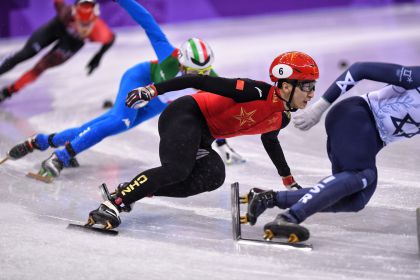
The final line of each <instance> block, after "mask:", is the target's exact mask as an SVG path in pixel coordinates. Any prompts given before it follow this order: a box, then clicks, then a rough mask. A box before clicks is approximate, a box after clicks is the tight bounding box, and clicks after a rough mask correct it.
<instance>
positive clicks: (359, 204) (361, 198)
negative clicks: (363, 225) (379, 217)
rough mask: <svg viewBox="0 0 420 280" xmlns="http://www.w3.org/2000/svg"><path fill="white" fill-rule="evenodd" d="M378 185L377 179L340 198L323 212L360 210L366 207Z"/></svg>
mask: <svg viewBox="0 0 420 280" xmlns="http://www.w3.org/2000/svg"><path fill="white" fill-rule="evenodd" d="M376 185H377V180H375V181H374V182H373V183H372V184H370V185H369V186H367V187H366V188H364V189H362V190H361V191H358V192H356V193H354V194H351V195H349V196H346V197H344V198H342V199H340V200H339V201H337V202H336V203H334V204H333V205H331V206H329V207H327V208H325V209H323V210H322V211H321V212H358V211H360V210H362V209H363V208H365V206H366V204H367V203H368V202H369V200H370V198H371V197H372V195H373V193H374V192H375V189H376Z"/></svg>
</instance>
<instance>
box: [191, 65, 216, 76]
mask: <svg viewBox="0 0 420 280" xmlns="http://www.w3.org/2000/svg"><path fill="white" fill-rule="evenodd" d="M184 68H185V73H186V74H198V75H208V74H209V73H210V71H211V69H212V67H211V66H209V67H206V68H204V69H196V68H191V67H187V66H184Z"/></svg>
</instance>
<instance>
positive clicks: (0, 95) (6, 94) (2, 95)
mask: <svg viewBox="0 0 420 280" xmlns="http://www.w3.org/2000/svg"><path fill="white" fill-rule="evenodd" d="M11 96H12V93H11V92H10V90H9V88H7V87H5V88H3V89H2V90H1V91H0V103H1V102H3V101H4V100H6V99H7V98H10V97H11Z"/></svg>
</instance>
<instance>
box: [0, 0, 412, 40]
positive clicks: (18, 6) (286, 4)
mask: <svg viewBox="0 0 420 280" xmlns="http://www.w3.org/2000/svg"><path fill="white" fill-rule="evenodd" d="M67 2H68V3H73V1H72V0H67ZM98 2H99V3H100V4H101V16H102V17H103V18H104V19H105V21H106V22H107V23H108V24H109V25H110V26H129V25H135V23H134V21H133V20H132V19H131V18H130V17H129V16H128V15H127V14H126V13H125V12H124V11H123V10H122V9H121V8H120V7H119V6H118V4H117V3H114V2H113V1H111V0H98ZM140 2H141V3H142V4H143V5H144V6H145V7H146V8H147V9H148V10H149V11H150V12H151V13H152V14H153V15H154V16H155V18H156V19H157V21H158V22H160V23H168V22H181V21H188V20H200V19H211V18H220V17H237V16H249V15H257V14H268V13H285V12H288V11H294V10H304V9H317V8H328V7H344V6H349V7H366V6H370V7H371V6H383V5H391V4H399V3H410V2H420V0H289V1H285V0H144V1H140ZM54 15H55V11H54V7H53V0H2V1H1V2H0V37H14V36H24V35H28V34H30V33H31V32H32V31H33V30H34V29H36V28H37V27H39V26H40V25H42V24H43V23H45V22H47V21H48V20H49V19H50V18H52V17H53V16H54Z"/></svg>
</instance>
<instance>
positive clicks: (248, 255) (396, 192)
mask: <svg viewBox="0 0 420 280" xmlns="http://www.w3.org/2000/svg"><path fill="white" fill-rule="evenodd" d="M418 18H419V6H400V7H399V8H395V7H394V8H391V7H388V8H381V9H363V10H353V9H342V10H329V11H323V10H318V11H310V12H304V13H297V14H277V15H270V16H262V17H249V18H235V19H227V20H215V21H203V22H193V23H188V24H178V25H165V26H164V30H165V32H166V33H167V36H168V38H169V39H170V40H171V41H172V42H173V44H174V45H179V44H180V43H181V42H182V41H183V40H185V39H186V38H188V37H191V36H198V37H202V38H205V39H206V40H207V41H208V42H209V43H210V44H211V45H212V46H213V49H214V51H215V53H216V67H217V71H218V73H219V74H220V75H222V76H227V77H249V78H254V79H260V80H265V81H268V70H267V68H268V65H269V64H270V63H271V60H272V59H273V58H274V57H275V56H276V55H277V54H279V53H281V52H284V51H289V50H301V51H304V52H307V53H309V54H310V55H312V56H313V57H314V58H315V59H316V61H317V62H318V63H319V67H320V71H321V78H320V80H319V83H318V85H317V94H318V96H319V95H321V94H322V93H323V91H324V90H325V89H326V88H327V87H328V85H329V84H330V83H331V82H332V81H333V80H334V79H335V78H336V77H337V76H338V75H339V74H340V73H341V71H342V70H341V69H340V68H339V66H338V65H339V62H340V61H342V60H345V61H347V62H349V63H351V62H355V61H366V60H368V61H385V62H393V63H399V64H405V65H413V64H416V65H419V64H420V35H419V30H420V22H419V20H418ZM117 32H118V38H117V42H116V46H115V47H114V48H113V49H112V50H111V51H110V52H109V53H107V54H106V57H105V58H104V60H103V62H102V65H101V67H100V69H99V70H97V72H95V73H94V74H93V75H92V76H91V77H87V76H86V74H85V69H84V68H85V65H86V64H87V61H88V59H89V58H90V57H91V56H92V55H93V54H94V52H95V51H96V49H97V47H98V46H96V45H89V46H86V47H85V48H84V49H83V50H82V51H80V53H78V54H77V55H76V56H75V57H74V58H73V59H71V60H70V61H69V62H68V63H66V64H65V65H62V66H60V67H57V68H55V69H52V70H50V71H48V72H47V73H45V74H44V75H43V76H42V77H41V78H40V79H39V80H38V81H36V82H35V83H34V84H33V85H31V86H29V87H27V88H26V89H24V90H23V91H22V92H20V93H19V94H18V95H17V96H15V97H14V98H13V99H11V100H9V101H7V102H5V103H3V104H1V105H0V153H1V154H2V155H4V154H5V153H6V152H7V151H8V149H9V148H10V147H12V146H13V145H14V144H15V143H17V142H19V141H22V140H23V139H25V138H26V137H28V136H30V135H32V134H33V133H35V132H55V131H59V130H62V129H65V128H69V127H72V126H75V125H79V124H82V123H83V122H85V121H87V120H90V119H91V118H93V117H95V116H97V115H99V114H101V113H103V112H104V109H102V102H103V101H104V100H105V99H113V98H114V96H115V93H116V91H117V87H118V83H119V79H120V77H121V75H122V74H123V73H124V70H125V69H127V68H128V67H130V66H132V65H134V64H135V63H137V62H140V61H144V60H149V59H152V58H154V54H153V50H152V49H151V47H150V45H149V43H148V41H147V39H146V36H145V34H144V33H143V31H141V30H140V29H139V28H130V29H120V30H117ZM23 43H24V39H23V38H22V39H13V40H2V41H1V42H0V55H1V56H2V55H6V54H7V53H8V52H11V51H14V50H17V49H18V48H19V47H21V46H22V45H23ZM37 59H39V56H38V57H37V58H34V59H31V60H30V61H27V62H25V63H22V64H21V65H19V66H17V67H16V68H15V69H13V70H12V71H10V72H9V73H7V74H5V75H3V76H1V77H0V84H1V85H2V86H3V85H6V84H8V83H9V82H11V81H13V80H14V79H16V78H17V77H19V75H20V74H21V73H23V71H25V70H27V69H28V68H29V67H31V66H32V65H33V64H34V63H35V62H36V60H37ZM381 86H382V85H380V84H375V83H371V82H361V83H360V84H359V85H358V86H357V87H356V88H354V89H353V91H352V94H362V93H365V92H367V91H368V90H371V89H376V88H379V87H381ZM349 95H350V94H349ZM355 133H356V132H355ZM279 139H280V141H281V143H282V146H283V149H284V150H285V154H286V157H287V159H288V161H289V164H290V166H291V168H292V172H293V174H294V176H295V178H296V180H297V181H298V182H299V183H300V184H302V185H305V186H310V185H312V184H315V183H316V182H317V181H318V180H320V179H322V178H323V177H326V176H327V175H329V174H330V163H329V161H328V159H327V156H326V151H325V142H326V135H325V130H324V127H323V124H322V123H321V124H319V125H317V126H316V127H314V128H313V129H312V130H310V131H309V132H301V131H298V130H297V129H295V128H294V127H293V126H292V125H290V126H289V127H288V128H287V129H285V130H284V131H282V132H281V134H280V136H279ZM419 140H420V137H414V138H412V139H409V140H408V141H405V142H399V143H395V144H393V145H391V146H390V147H386V148H385V149H384V150H383V151H382V152H381V153H380V155H379V156H378V169H379V183H378V188H377V191H376V193H375V195H374V196H373V198H372V200H371V201H370V202H369V204H368V206H367V207H366V208H365V209H364V210H363V211H361V212H359V213H346V214H342V213H340V214H317V215H314V216H313V217H310V218H309V219H308V220H307V221H305V223H304V224H305V225H306V226H307V227H308V228H309V229H310V230H311V239H310V242H311V243H312V244H313V246H314V250H313V251H312V252H310V253H304V252H300V251H286V250H282V249H279V248H275V247H270V246H252V245H238V244H236V243H235V242H234V241H233V240H232V234H231V215H230V184H231V183H233V182H235V181H239V182H240V183H241V186H242V187H241V190H242V192H245V191H246V190H247V189H248V188H249V187H251V186H256V187H262V188H274V189H283V187H282V184H281V180H280V178H279V177H278V175H277V174H276V171H275V168H274V166H273V165H272V163H271V162H270V160H269V158H268V156H267V155H266V153H265V152H264V150H263V147H262V145H261V144H260V140H259V137H258V136H248V137H240V138H235V139H232V140H231V145H232V146H233V147H234V148H235V149H236V150H237V151H238V152H239V153H241V154H242V155H243V156H244V157H245V158H246V159H247V163H246V164H243V165H237V166H228V167H227V178H226V181H225V184H224V185H223V186H222V187H220V188H219V189H218V190H216V191H214V192H211V193H205V194H201V195H198V196H195V197H190V198H186V199H170V198H156V197H154V198H146V199H144V200H142V201H140V202H138V203H137V204H136V207H135V209H134V210H133V211H132V212H131V213H129V214H123V215H122V220H123V223H122V225H121V226H120V227H119V228H118V230H119V232H120V234H119V235H118V236H117V237H110V236H103V235H99V234H89V233H80V232H74V231H70V230H67V229H66V226H67V224H68V223H69V222H79V223H83V222H84V221H85V220H86V218H87V214H88V213H89V211H90V210H92V209H94V208H96V207H97V206H98V205H99V203H100V201H101V198H100V194H99V192H98V189H97V186H98V185H99V184H100V183H102V182H106V183H107V184H108V185H109V186H111V187H115V186H116V185H117V184H118V183H119V182H122V181H127V180H130V179H131V178H132V177H133V176H134V175H136V174H138V173H139V172H140V171H142V170H145V169H147V168H151V167H154V166H157V165H158V164H159V158H158V155H157V151H158V141H159V138H158V134H157V118H155V119H153V120H151V121H148V122H146V123H144V124H142V125H140V126H139V127H137V128H135V129H133V130H132V131H129V132H127V133H124V134H121V135H118V136H115V137H112V138H109V139H106V140H105V141H103V142H101V143H100V144H98V145H97V146H95V147H94V148H92V149H90V150H88V151H86V152H84V153H82V154H80V155H79V156H78V159H79V162H80V163H81V167H80V168H78V169H68V170H64V171H63V172H62V175H61V176H60V178H59V179H57V180H56V181H55V182H54V183H52V184H45V183H42V182H37V181H34V180H32V179H29V178H26V177H25V174H26V173H27V172H28V171H36V170H37V169H38V168H39V166H40V162H41V161H42V160H43V159H45V158H46V157H48V156H49V154H50V152H51V150H49V151H48V152H46V153H40V152H35V153H33V154H31V155H29V156H28V157H26V158H24V159H22V160H19V161H10V160H9V161H8V162H6V163H5V164H3V165H2V166H1V167H0V179H1V183H0V198H1V199H0V201H1V202H0V227H1V229H0V279H34V278H38V279H262V278H263V277H264V278H267V279H322V280H329V279H331V280H336V279H381V280H388V279H389V280H391V279H420V262H419V255H418V253H419V252H418V245H417V233H416V220H415V209H416V208H417V207H419V206H420V182H419V181H420V175H419V162H420V141H419ZM277 213H278V211H276V210H270V211H267V212H266V213H265V214H264V215H263V216H261V218H260V220H259V222H258V223H257V225H256V226H254V227H250V226H243V232H244V236H248V237H258V236H261V234H262V226H263V225H264V224H265V223H266V222H268V221H270V220H271V219H273V218H274V216H275V215H276V214H277Z"/></svg>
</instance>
